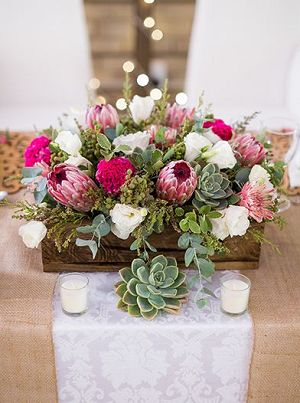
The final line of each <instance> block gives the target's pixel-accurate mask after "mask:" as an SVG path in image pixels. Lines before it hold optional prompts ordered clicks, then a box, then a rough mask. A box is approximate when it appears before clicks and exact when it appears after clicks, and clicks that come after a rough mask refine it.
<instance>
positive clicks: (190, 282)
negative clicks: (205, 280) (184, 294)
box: [187, 274, 199, 289]
mask: <svg viewBox="0 0 300 403" xmlns="http://www.w3.org/2000/svg"><path fill="white" fill-rule="evenodd" d="M198 280H199V274H194V275H193V276H192V277H190V278H189V279H188V282H187V283H188V288H189V289H192V288H194V286H195V285H196V283H197V281H198Z"/></svg>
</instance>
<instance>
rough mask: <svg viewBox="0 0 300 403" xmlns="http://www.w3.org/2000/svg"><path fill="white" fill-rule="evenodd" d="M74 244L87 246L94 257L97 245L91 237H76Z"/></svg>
mask: <svg viewBox="0 0 300 403" xmlns="http://www.w3.org/2000/svg"><path fill="white" fill-rule="evenodd" d="M76 246H88V247H89V248H90V250H91V252H92V254H93V259H95V257H96V255H97V251H98V246H97V243H96V241H94V240H92V239H81V238H77V239H76Z"/></svg>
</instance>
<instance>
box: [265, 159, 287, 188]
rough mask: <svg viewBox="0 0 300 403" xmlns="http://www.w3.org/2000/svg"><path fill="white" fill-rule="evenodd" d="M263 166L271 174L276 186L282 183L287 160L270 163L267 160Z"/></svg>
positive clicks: (271, 179)
mask: <svg viewBox="0 0 300 403" xmlns="http://www.w3.org/2000/svg"><path fill="white" fill-rule="evenodd" d="M262 166H263V168H265V169H266V171H267V172H268V173H269V175H270V181H271V182H272V184H273V185H274V186H275V187H278V186H280V185H281V182H282V179H283V175H284V169H285V166H286V164H285V162H283V161H275V162H272V163H269V162H267V161H264V162H263V164H262Z"/></svg>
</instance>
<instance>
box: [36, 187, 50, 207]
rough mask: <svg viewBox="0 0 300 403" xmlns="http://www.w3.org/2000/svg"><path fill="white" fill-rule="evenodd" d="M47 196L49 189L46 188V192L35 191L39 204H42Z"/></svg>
mask: <svg viewBox="0 0 300 403" xmlns="http://www.w3.org/2000/svg"><path fill="white" fill-rule="evenodd" d="M46 194H47V189H46V188H45V189H44V190H41V191H37V190H35V191H34V192H33V195H34V200H35V202H36V203H37V204H40V203H42V201H43V200H44V198H45V196H46Z"/></svg>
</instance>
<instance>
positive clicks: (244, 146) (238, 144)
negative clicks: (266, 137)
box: [233, 133, 266, 168]
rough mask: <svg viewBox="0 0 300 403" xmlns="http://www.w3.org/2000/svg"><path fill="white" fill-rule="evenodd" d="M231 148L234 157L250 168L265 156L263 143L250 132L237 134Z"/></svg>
mask: <svg viewBox="0 0 300 403" xmlns="http://www.w3.org/2000/svg"><path fill="white" fill-rule="evenodd" d="M233 150H234V154H235V157H236V159H237V160H238V161H239V162H240V163H241V164H242V165H245V166H248V167H250V168H251V167H253V166H254V165H256V164H260V163H261V162H262V160H263V159H264V158H265V156H266V150H265V148H264V146H263V144H261V143H260V142H259V141H258V140H256V138H255V137H254V136H253V135H252V134H250V133H247V134H243V135H242V136H237V137H236V138H235V139H234V142H233Z"/></svg>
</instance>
